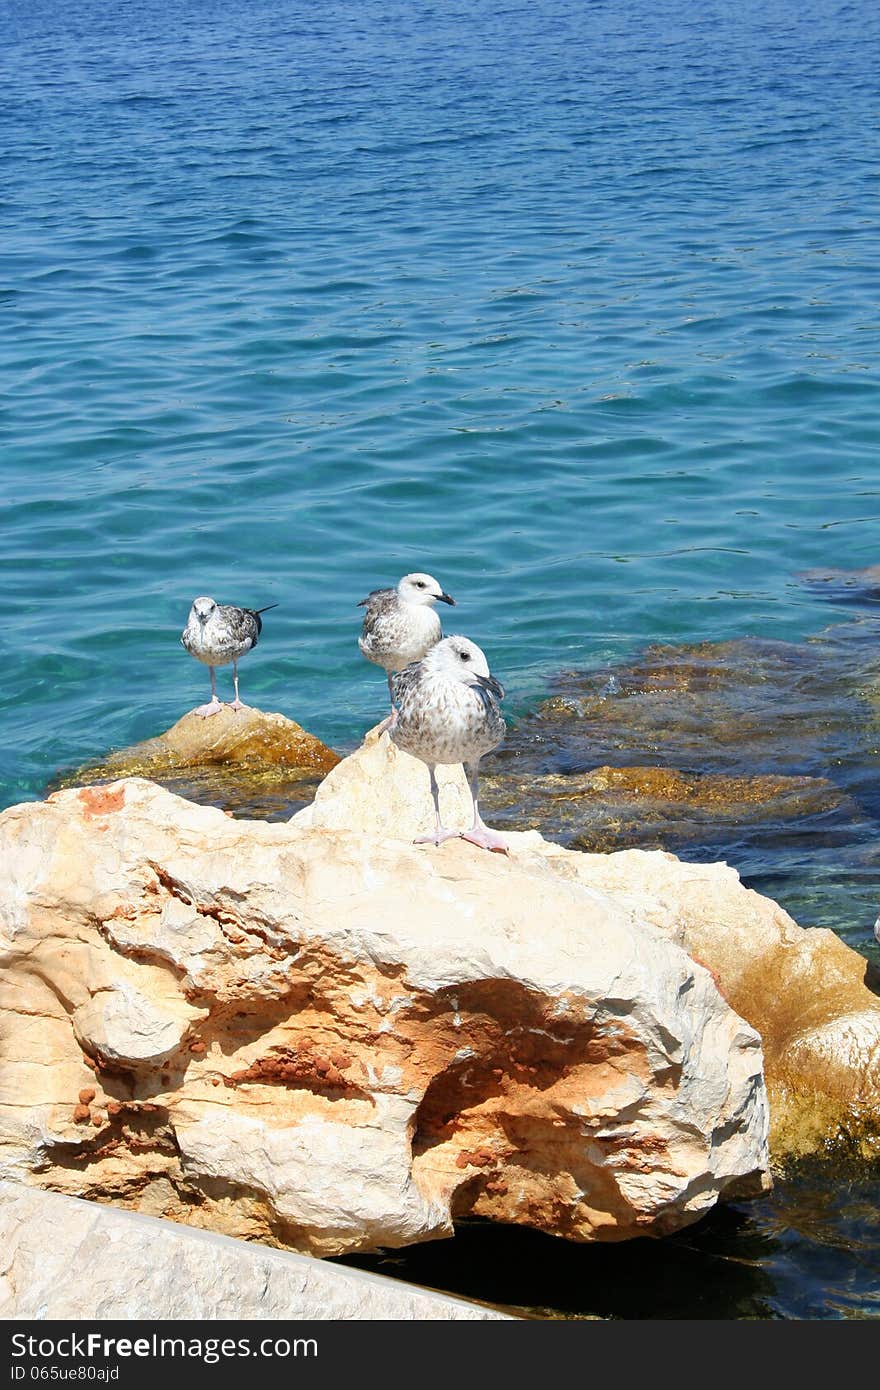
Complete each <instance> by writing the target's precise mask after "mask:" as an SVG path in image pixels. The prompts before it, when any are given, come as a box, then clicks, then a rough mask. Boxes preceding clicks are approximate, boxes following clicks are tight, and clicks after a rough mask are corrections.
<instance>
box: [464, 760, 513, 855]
mask: <svg viewBox="0 0 880 1390" xmlns="http://www.w3.org/2000/svg"><path fill="white" fill-rule="evenodd" d="M464 770H465V772H466V773H467V779H468V783H469V785H470V789H471V796H472V797H473V800H474V823H473V825H472V826H471V828H470V830H463V831H462V832H461V838H462V839H463V840H469V841H470V843H471V844H472V845H479V847H480V849H489V850H495V852H496V853H498V854H509V853H510V851H509V849H508V848H507V841H506V840H502V838H501V836H500V835H496V833H495V831H494V830H490V829H489V827H488V825H484V824H483V822H482V820H481V819H480V808H479V802H478V799H477V783H478V781H479V773H480V762H479V759H477V761H476V762H475V763H466V764H465V769H464Z"/></svg>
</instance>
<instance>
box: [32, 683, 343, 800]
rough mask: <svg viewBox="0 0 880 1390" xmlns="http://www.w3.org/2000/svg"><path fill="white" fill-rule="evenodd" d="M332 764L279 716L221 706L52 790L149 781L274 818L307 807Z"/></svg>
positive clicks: (319, 746) (310, 738) (332, 758)
mask: <svg viewBox="0 0 880 1390" xmlns="http://www.w3.org/2000/svg"><path fill="white" fill-rule="evenodd" d="M338 762H339V755H338V754H337V753H334V752H333V750H332V749H330V748H328V747H327V746H326V745H325V744H323V743H322V742H321V740H320V739H318V738H315V736H314V735H313V734H310V733H308V732H307V731H306V730H305V729H303V728H302V727H301V726H300V725H299V724H297V723H296V722H295V721H294V720H292V719H288V718H286V716H285V715H283V714H277V713H274V712H266V711H264V710H259V709H252V708H250V707H247V708H245V709H241V710H233V709H232V708H231V707H230V706H228V705H224V706H223V708H222V709H221V710H220V712H219V714H214V715H212V716H211V717H210V718H209V719H204V718H202V717H201V716H200V715H197V714H195V713H193V712H192V711H190V712H188V713H187V714H185V715H184V716H183V718H182V719H179V720H178V721H177V723H176V724H173V725H172V726H171V728H170V729H167V730H166V731H165V732H164V733H162V734H159V735H157V736H156V737H155V738H151V739H147V740H146V741H145V742H143V743H137V744H134V745H133V746H132V747H131V748H123V749H120V750H119V751H117V752H114V753H111V754H109V756H108V757H106V758H104V759H102V760H101V761H100V762H98V763H93V764H90V765H88V766H87V767H83V768H78V769H77V770H76V771H75V772H71V773H67V774H65V775H64V776H63V777H61V778H59V779H58V780H57V781H56V783H55V784H54V785H55V786H56V787H65V786H76V785H79V784H82V783H89V782H95V781H105V780H107V779H109V778H117V777H149V778H150V779H151V780H152V781H154V782H158V783H159V784H160V785H161V786H165V787H167V788H168V789H169V790H171V791H174V792H176V793H177V794H178V795H179V796H184V797H187V798H188V799H189V800H191V801H196V802H199V803H202V804H207V805H211V806H220V807H222V808H223V809H225V810H230V811H232V812H233V813H235V814H237V815H248V816H256V817H259V818H263V819H268V820H272V819H280V818H284V817H286V816H289V815H290V814H291V811H293V810H295V809H296V808H297V807H299V806H303V805H306V804H307V803H308V802H309V801H310V800H311V798H312V796H313V794H314V790H315V787H316V785H317V783H318V782H319V781H320V779H321V778H322V777H323V776H324V775H325V773H327V772H329V771H330V769H331V768H332V767H335V766H336V764H337V763H338Z"/></svg>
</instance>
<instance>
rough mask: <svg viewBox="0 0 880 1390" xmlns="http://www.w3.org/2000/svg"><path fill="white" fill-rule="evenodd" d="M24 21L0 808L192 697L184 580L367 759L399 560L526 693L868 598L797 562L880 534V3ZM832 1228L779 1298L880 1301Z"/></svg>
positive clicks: (5, 394) (428, 8)
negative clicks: (239, 607)
mask: <svg viewBox="0 0 880 1390" xmlns="http://www.w3.org/2000/svg"><path fill="white" fill-rule="evenodd" d="M0 40H2V41H0V74H2V91H3V96H2V100H0V149H2V151H3V156H2V169H3V178H2V183H0V306H2V323H3V332H2V335H0V377H2V386H3V390H2V456H0V504H2V527H0V566H2V580H0V584H2V622H0V641H2V644H3V661H2V682H0V700H2V708H0V805H3V806H6V805H10V804H13V803H15V802H18V801H22V800H28V799H33V798H37V797H40V796H42V795H43V794H44V793H45V790H46V787H47V786H48V785H49V784H51V782H52V780H53V778H54V777H55V776H57V775H58V773H59V772H62V771H64V770H65V769H69V768H71V767H76V766H77V765H79V764H81V763H84V762H86V761H88V760H89V759H90V758H93V757H98V756H100V755H101V754H103V753H105V752H106V751H107V750H108V749H111V748H117V747H122V746H125V745H127V744H130V743H133V742H135V741H137V740H138V739H141V738H145V737H148V736H150V735H152V734H155V733H157V732H159V731H160V730H162V729H164V728H166V727H167V726H168V725H169V724H171V723H172V722H174V720H175V719H177V718H178V717H179V716H180V715H181V714H182V713H184V711H185V710H187V709H189V708H191V707H192V706H193V705H194V704H196V703H200V702H202V701H203V700H204V699H206V698H207V694H208V690H207V685H208V682H207V673H206V671H205V669H204V668H203V667H201V666H200V665H198V664H197V663H195V662H193V661H192V660H191V659H190V658H189V657H188V656H187V654H186V653H185V652H184V651H183V649H182V648H181V646H180V645H179V642H178V637H179V633H180V631H181V629H182V627H183V625H184V622H185V619H186V615H187V612H188V609H189V605H190V603H191V601H192V599H193V598H194V597H195V596H196V595H198V594H210V595H212V596H214V597H215V598H216V599H217V600H218V601H221V602H231V603H238V604H244V605H247V606H252V607H261V606H263V605H266V604H270V603H277V604H278V607H277V609H273V610H272V611H271V612H270V613H268V614H267V615H266V617H265V624H264V630H263V636H262V638H261V641H260V645H259V646H258V648H257V649H256V650H255V651H254V652H253V653H251V654H249V655H248V656H246V657H245V658H244V660H243V661H242V663H241V671H240V673H241V685H242V695H243V697H244V699H245V700H247V701H248V702H249V703H253V704H256V705H259V706H261V707H263V708H267V709H278V710H281V711H282V712H284V713H286V714H288V715H290V716H292V717H294V718H295V719H297V720H298V721H299V722H300V723H302V724H303V725H304V726H305V727H306V728H308V729H309V730H311V731H312V732H314V733H315V734H317V735H318V736H320V737H321V738H322V739H324V740H325V741H327V742H328V743H330V744H332V745H334V746H335V747H337V748H340V749H342V750H344V749H347V748H350V747H353V746H354V745H355V744H356V743H357V742H358V740H359V739H360V737H361V735H362V733H363V732H364V730H365V729H366V728H368V727H369V726H370V725H372V724H373V723H375V722H376V720H377V719H378V718H379V717H381V715H382V714H383V713H384V710H385V686H384V681H383V679H382V673H381V672H379V671H377V670H376V669H375V668H373V667H371V666H368V664H367V663H366V662H364V661H363V659H362V658H361V657H360V655H359V653H358V649H357V642H356V639H357V633H358V630H359V622H360V617H361V613H360V610H358V608H357V607H356V605H357V602H358V600H359V599H361V598H362V597H363V596H364V595H365V594H366V593H367V591H368V590H370V589H372V588H375V587H377V586H380V585H386V584H393V583H395V582H396V580H397V579H398V578H399V577H400V575H402V574H403V573H405V572H406V571H408V570H413V569H419V570H427V571H429V572H430V573H432V574H434V575H436V576H437V578H438V579H439V581H440V582H441V584H442V585H443V587H444V588H445V589H447V590H448V591H449V592H451V593H452V594H453V595H454V596H455V597H456V599H457V601H458V606H457V607H456V608H455V609H454V610H450V611H449V612H448V613H447V612H446V611H444V613H443V617H444V621H445V622H446V624H447V631H449V630H457V631H461V632H464V633H465V634H467V635H468V636H470V637H472V638H474V639H475V640H476V641H477V642H479V643H480V645H481V646H482V647H483V648H484V649H485V651H486V653H487V655H488V657H489V660H490V663H491V666H492V669H493V671H495V672H496V673H497V674H498V675H499V676H500V678H501V679H502V680H503V682H504V684H505V686H506V687H507V689H508V691H509V696H508V700H507V701H506V708H507V710H508V713H509V715H510V717H511V719H512V720H516V719H518V718H523V717H526V716H527V715H528V714H529V712H530V711H532V710H533V709H534V707H535V706H536V704H538V703H539V702H540V701H541V699H542V698H543V697H544V696H545V695H546V693H547V691H548V689H549V688H550V685H551V683H552V680H553V678H554V676H555V675H556V674H557V673H558V672H559V671H560V670H569V671H570V670H572V669H577V668H581V667H582V668H584V669H591V668H599V667H603V666H606V665H608V666H612V667H613V666H614V664H615V663H620V662H626V661H627V660H631V659H632V658H634V657H635V656H637V654H638V653H639V652H640V651H641V650H642V649H643V648H644V647H645V646H646V645H647V644H650V643H658V642H660V643H668V644H681V643H689V642H705V641H723V640H727V639H731V638H740V637H757V638H765V639H773V640H783V641H787V642H801V641H803V640H804V639H807V638H809V637H810V636H811V635H813V634H816V633H817V632H819V631H821V629H823V628H824V627H825V626H826V625H828V624H833V623H836V622H841V623H842V622H844V621H846V619H847V618H848V617H849V616H851V615H850V614H849V613H848V611H847V610H846V609H844V608H842V607H841V608H839V609H837V610H835V608H834V607H833V606H832V605H829V604H827V603H826V602H824V601H823V599H822V597H821V595H819V594H817V593H816V591H815V590H814V589H810V588H809V587H805V586H804V585H803V584H802V583H801V581H800V579H799V576H800V575H801V574H802V572H803V571H805V570H809V569H816V568H819V569H823V568H828V567H843V568H857V567H860V566H865V565H869V564H872V563H874V562H876V561H877V560H878V558H880V555H878V535H880V470H878V445H880V362H878V351H877V349H878V327H880V319H878V303H880V272H878V265H880V257H878V241H880V238H878V199H877V193H878V168H877V161H876V150H875V149H874V150H872V147H871V141H872V137H873V136H874V135H875V134H876V74H877V70H878V59H880V10H878V9H877V8H876V7H874V6H870V5H867V4H839V3H834V0H804V3H801V4H799V5H797V6H793V5H791V4H790V3H780V2H779V0H776V2H774V0H760V2H759V0H737V3H733V0H730V2H729V3H728V0H705V3H701V4H700V5H695V4H692V3H686V0H670V3H664V4H660V5H657V4H647V3H645V0H615V2H614V3H605V2H604V0H595V3H587V2H585V0H529V3H526V2H525V0H509V2H508V3H503V0H444V3H442V4H440V3H403V0H399V2H398V3H394V0H381V2H380V0H329V3H326V4H322V5H320V6H316V5H314V4H306V3H301V2H300V0H289V2H288V3H282V0H249V3H244V0H212V3H210V4H202V3H192V0H178V3H174V4H171V3H161V0H138V3H136V4H135V3H132V0H114V2H113V3H111V0H82V2H81V3H79V4H77V5H76V6H69V5H60V4H58V3H55V0H30V3H28V4H27V5H24V4H21V3H11V0H0ZM862 619H863V621H865V622H868V623H870V622H871V621H872V614H871V612H870V610H869V609H866V610H865V611H864V612H863V614H862ZM450 623H451V624H452V627H451V628H450ZM219 682H220V691H221V696H222V697H223V698H230V696H231V678H230V674H229V671H228V668H227V669H226V670H225V671H221V672H220V673H219ZM780 695H781V697H784V692H780ZM866 757H867V758H868V762H867V765H866V767H865V769H864V773H865V776H866V777H867V776H869V775H870V771H871V761H870V757H871V755H870V752H869V753H868V754H866ZM828 775H830V776H832V777H833V769H829V773H828ZM808 857H809V856H808V854H807V855H805V861H806V859H808ZM804 872H805V873H806V872H807V868H805V870H804ZM783 887H784V885H783ZM848 912H849V905H847V908H846V911H844V910H843V908H841V911H840V913H839V920H835V921H834V925H836V926H837V927H838V928H839V929H840V930H841V931H842V932H843V934H844V935H846V933H847V931H848V930H850V931H851V932H852V931H854V932H855V935H854V936H851V937H850V938H849V939H851V941H852V944H855V945H856V946H857V948H861V946H862V944H863V943H864V941H865V934H864V922H863V921H860V922H859V923H856V924H853V923H852V922H851V921H849V920H848V917H847V913H848ZM832 915H833V914H832ZM820 1186H821V1184H820ZM874 1191H875V1192H876V1189H874ZM875 1205H876V1204H875ZM859 1210H860V1211H861V1210H862V1209H861V1208H860V1209H859ZM768 1219H769V1218H768ZM847 1219H849V1218H847ZM873 1220H874V1221H875V1222H876V1217H874V1218H873ZM832 1224H834V1223H832ZM856 1226H857V1228H858V1232H859V1239H860V1240H862V1241H863V1242H864V1241H867V1242H868V1245H869V1248H871V1249H873V1250H874V1252H875V1253H876V1250H877V1243H878V1236H877V1229H876V1225H874V1226H873V1227H870V1226H865V1224H864V1222H863V1220H862V1217H861V1216H859V1217H858V1218H856ZM834 1230H835V1231H837V1232H838V1234H839V1227H838V1226H837V1225H835V1226H834ZM805 1239H806V1238H805ZM871 1241H873V1242H874V1244H873V1246H872V1245H871ZM811 1249H812V1247H810V1245H809V1241H806V1243H805V1244H804V1245H803V1247H801V1248H799V1251H800V1253H799V1254H798V1259H800V1260H801V1264H797V1261H796V1273H795V1278H794V1286H795V1287H796V1288H798V1290H799V1291H800V1293H802V1297H801V1301H800V1302H798V1299H797V1298H794V1299H793V1300H792V1299H788V1301H786V1297H787V1295H786V1296H783V1294H782V1293H780V1292H779V1289H780V1288H781V1287H782V1286H781V1285H779V1286H778V1287H777V1286H774V1288H776V1296H777V1302H776V1303H775V1304H774V1303H773V1301H772V1297H771V1299H770V1304H769V1306H770V1308H771V1312H772V1315H781V1316H785V1315H794V1316H803V1315H804V1314H803V1312H798V1309H801V1310H802V1309H803V1308H807V1309H808V1312H807V1313H806V1315H807V1316H841V1315H844V1313H845V1312H846V1311H847V1310H850V1312H851V1310H852V1308H853V1307H854V1308H855V1309H856V1311H857V1314H858V1312H862V1313H864V1312H866V1311H868V1312H870V1307H871V1306H873V1307H874V1311H875V1312H876V1305H875V1304H874V1305H870V1298H869V1295H868V1294H867V1292H865V1290H866V1289H867V1288H868V1284H867V1283H865V1282H864V1281H863V1282H860V1281H859V1278H858V1276H857V1274H856V1275H854V1276H853V1277H854V1279H855V1292H854V1294H853V1297H852V1299H851V1301H850V1303H846V1304H845V1306H844V1312H841V1305H840V1303H839V1302H838V1303H835V1301H834V1298H833V1296H832V1295H831V1294H829V1293H828V1285H827V1280H825V1276H824V1274H823V1272H822V1271H823V1269H824V1266H823V1265H822V1261H821V1260H817V1261H816V1265H815V1268H814V1267H813V1265H811V1263H810V1260H811ZM769 1277H770V1276H768V1278H769ZM799 1279H800V1280H801V1283H798V1280H799ZM823 1280H824V1282H823ZM551 1282H552V1281H551ZM783 1282H784V1281H783ZM771 1283H772V1280H771ZM788 1287H789V1285H786V1288H788ZM873 1297H876V1295H873ZM514 1301H516V1300H514ZM737 1306H738V1305H737V1304H736V1300H735V1299H733V1298H731V1300H730V1301H729V1302H728V1304H727V1306H726V1311H725V1314H724V1315H728V1316H735V1315H737V1311H736V1310H737ZM792 1310H794V1312H793V1313H792ZM817 1310H818V1311H817ZM604 1311H607V1309H606V1310H604ZM612 1311H614V1310H613V1309H612ZM747 1315H750V1314H748V1313H747Z"/></svg>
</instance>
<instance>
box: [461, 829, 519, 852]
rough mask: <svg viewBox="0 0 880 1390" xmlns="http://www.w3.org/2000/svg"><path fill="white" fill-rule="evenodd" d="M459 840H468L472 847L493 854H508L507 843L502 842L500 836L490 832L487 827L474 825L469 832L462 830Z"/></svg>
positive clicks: (492, 831)
mask: <svg viewBox="0 0 880 1390" xmlns="http://www.w3.org/2000/svg"><path fill="white" fill-rule="evenodd" d="M461 838H462V839H463V840H468V841H469V842H470V844H472V845H478V846H479V848H480V849H488V850H491V851H492V852H493V853H495V854H509V853H510V850H509V848H508V845H507V841H506V840H502V838H501V836H500V835H496V834H495V831H494V830H490V829H489V827H488V825H474V826H472V827H471V829H470V830H462V832H461Z"/></svg>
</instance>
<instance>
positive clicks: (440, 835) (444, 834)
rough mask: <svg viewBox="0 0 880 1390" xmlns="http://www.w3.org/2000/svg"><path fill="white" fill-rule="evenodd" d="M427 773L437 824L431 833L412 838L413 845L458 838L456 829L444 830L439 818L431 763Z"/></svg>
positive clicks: (438, 794) (437, 843)
mask: <svg viewBox="0 0 880 1390" xmlns="http://www.w3.org/2000/svg"><path fill="white" fill-rule="evenodd" d="M428 773H429V774H430V778H431V795H432V797H433V798H434V815H435V816H436V817H437V824H436V829H435V830H434V833H433V835H420V836H419V837H418V839H417V840H413V844H414V845H442V843H443V841H444V840H455V839H457V838H458V831H457V830H444V828H443V822H442V820H441V819H440V788H439V787H438V786H437V778H436V777H435V775H434V768H433V765H432V764H431V763H429V764H428Z"/></svg>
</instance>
